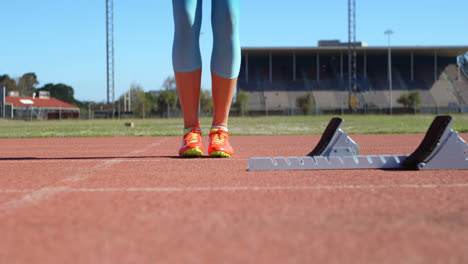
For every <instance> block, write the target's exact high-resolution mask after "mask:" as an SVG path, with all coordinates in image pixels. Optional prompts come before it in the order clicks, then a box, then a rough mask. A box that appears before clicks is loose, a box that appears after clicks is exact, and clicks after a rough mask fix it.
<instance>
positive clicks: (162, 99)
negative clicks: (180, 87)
mask: <svg viewBox="0 0 468 264" xmlns="http://www.w3.org/2000/svg"><path fill="white" fill-rule="evenodd" d="M178 101H179V98H178V96H177V93H176V92H175V91H161V92H160V93H159V96H158V112H159V113H160V114H163V113H167V109H168V108H170V109H169V110H170V111H176V110H177V108H178V107H179V106H178Z"/></svg>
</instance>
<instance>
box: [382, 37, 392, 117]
mask: <svg viewBox="0 0 468 264" xmlns="http://www.w3.org/2000/svg"><path fill="white" fill-rule="evenodd" d="M384 33H385V34H386V35H387V36H388V89H389V91H390V114H392V113H393V98H392V47H391V45H390V35H392V34H393V31H392V30H391V29H387V30H386V31H385V32H384Z"/></svg>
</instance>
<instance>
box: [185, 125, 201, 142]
mask: <svg viewBox="0 0 468 264" xmlns="http://www.w3.org/2000/svg"><path fill="white" fill-rule="evenodd" d="M200 135H201V133H200V131H199V130H197V129H195V128H194V129H193V130H192V131H190V132H189V133H188V134H187V135H186V136H185V142H186V143H187V144H191V143H196V142H199V141H200Z"/></svg>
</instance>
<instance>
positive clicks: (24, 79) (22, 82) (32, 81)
mask: <svg viewBox="0 0 468 264" xmlns="http://www.w3.org/2000/svg"><path fill="white" fill-rule="evenodd" d="M38 84H39V81H38V80H37V76H36V74H35V73H33V72H30V73H25V74H23V76H21V77H20V78H19V79H18V84H17V89H18V91H19V93H20V95H21V96H28V97H31V96H32V95H33V94H34V93H35V92H36V86H37V85H38Z"/></svg>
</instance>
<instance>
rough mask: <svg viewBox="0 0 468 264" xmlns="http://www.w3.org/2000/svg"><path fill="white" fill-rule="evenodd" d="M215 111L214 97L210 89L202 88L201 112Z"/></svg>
mask: <svg viewBox="0 0 468 264" xmlns="http://www.w3.org/2000/svg"><path fill="white" fill-rule="evenodd" d="M212 111H213V98H212V97H211V92H210V91H209V90H203V89H202V90H201V92H200V112H202V113H211V112H212Z"/></svg>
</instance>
